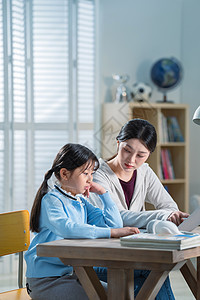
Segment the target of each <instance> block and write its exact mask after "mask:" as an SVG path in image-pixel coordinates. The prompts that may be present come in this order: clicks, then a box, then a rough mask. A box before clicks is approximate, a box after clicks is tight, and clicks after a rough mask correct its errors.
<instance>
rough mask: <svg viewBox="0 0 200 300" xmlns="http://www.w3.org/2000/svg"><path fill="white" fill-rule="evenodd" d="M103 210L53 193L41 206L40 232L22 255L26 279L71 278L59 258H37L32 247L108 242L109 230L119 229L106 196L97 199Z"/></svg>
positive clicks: (113, 207)
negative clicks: (68, 241)
mask: <svg viewBox="0 0 200 300" xmlns="http://www.w3.org/2000/svg"><path fill="white" fill-rule="evenodd" d="M99 197H100V199H101V201H102V203H103V209H102V210H101V209H100V208H98V207H95V206H93V205H92V204H90V203H89V202H88V201H87V200H86V199H85V198H83V197H79V199H80V201H79V200H72V199H70V198H69V197H68V196H67V194H66V196H65V195H63V194H61V193H60V192H59V191H58V190H56V189H53V190H52V191H50V192H48V193H47V194H46V195H45V196H44V197H43V198H42V203H41V212H40V231H39V233H35V235H34V237H33V239H32V241H31V244H30V246H29V248H28V250H27V252H26V254H25V260H26V263H27V272H26V276H27V277H35V278H41V277H51V276H62V275H64V274H72V272H73V269H72V267H71V266H65V265H64V264H63V263H62V262H61V261H60V259H59V258H54V257H39V256H37V254H36V246H37V245H38V244H40V243H45V242H51V241H55V240H59V239H62V238H66V239H82V238H83V239H84V238H85V239H96V238H110V231H111V229H110V228H121V227H123V223H122V219H121V216H120V213H119V211H118V208H117V206H116V205H115V203H114V202H113V201H112V199H111V198H110V196H109V193H108V192H106V193H105V194H103V195H99Z"/></svg>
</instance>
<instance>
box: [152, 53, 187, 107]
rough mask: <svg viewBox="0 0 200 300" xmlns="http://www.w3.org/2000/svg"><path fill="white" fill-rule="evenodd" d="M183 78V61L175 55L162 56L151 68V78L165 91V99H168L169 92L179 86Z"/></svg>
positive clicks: (164, 100) (165, 100)
mask: <svg viewBox="0 0 200 300" xmlns="http://www.w3.org/2000/svg"><path fill="white" fill-rule="evenodd" d="M182 78H183V68H182V65H181V63H180V62H179V61H178V60H177V59H176V58H174V57H171V58H161V59H159V60H158V61H156V62H155V63H154V64H153V66H152V68H151V79H152V81H153V83H154V84H155V85H156V86H157V87H158V89H159V90H160V91H161V92H162V93H163V101H161V102H169V101H167V96H166V94H167V92H168V91H169V90H170V89H173V88H175V87H177V86H178V85H179V84H180V82H181V80H182Z"/></svg>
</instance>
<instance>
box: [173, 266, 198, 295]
mask: <svg viewBox="0 0 200 300" xmlns="http://www.w3.org/2000/svg"><path fill="white" fill-rule="evenodd" d="M170 282H171V287H172V290H173V292H174V297H175V299H176V300H193V299H195V297H194V296H193V294H192V292H191V291H190V289H189V287H188V285H187V283H186V282H185V279H184V278H183V276H182V275H181V273H180V271H173V272H171V273H170Z"/></svg>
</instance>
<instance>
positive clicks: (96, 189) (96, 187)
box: [83, 181, 106, 197]
mask: <svg viewBox="0 0 200 300" xmlns="http://www.w3.org/2000/svg"><path fill="white" fill-rule="evenodd" d="M90 192H91V193H95V194H98V195H102V194H105V192H106V190H105V189H104V188H103V187H102V186H101V185H100V184H98V183H96V182H93V181H92V182H91V183H90V187H89V188H88V189H87V190H86V191H85V192H84V193H83V196H85V197H89V195H90Z"/></svg>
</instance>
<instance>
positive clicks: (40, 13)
mask: <svg viewBox="0 0 200 300" xmlns="http://www.w3.org/2000/svg"><path fill="white" fill-rule="evenodd" d="M94 90H95V1H94V0H56V1H55V0H26V1H25V0H12V1H11V0H7V1H3V0H0V164H1V166H2V167H1V168H0V188H1V190H2V193H1V194H0V210H1V211H3V210H8V209H10V210H13V209H24V208H28V209H30V207H31V205H32V203H33V199H34V196H35V192H36V190H37V189H38V188H39V185H40V183H41V182H42V180H43V176H44V173H45V172H46V171H47V170H48V169H49V168H50V167H51V164H52V162H53V159H54V158H55V155H56V154H57V152H58V150H59V149H60V148H61V147H62V146H63V145H64V144H66V143H68V142H79V143H82V144H85V145H86V146H88V147H90V148H92V149H94V147H95V142H94V137H93V136H94ZM5 191H6V192H5ZM5 200H6V201H5Z"/></svg>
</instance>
